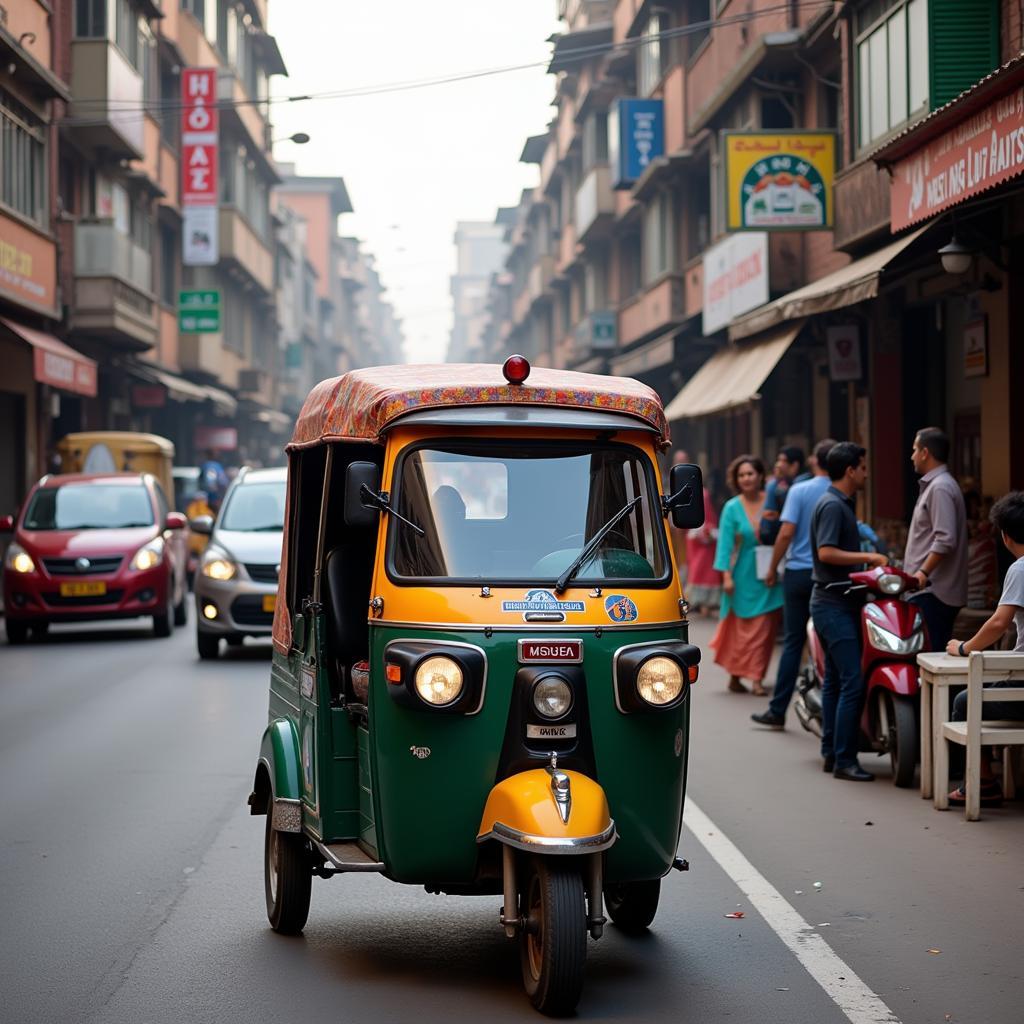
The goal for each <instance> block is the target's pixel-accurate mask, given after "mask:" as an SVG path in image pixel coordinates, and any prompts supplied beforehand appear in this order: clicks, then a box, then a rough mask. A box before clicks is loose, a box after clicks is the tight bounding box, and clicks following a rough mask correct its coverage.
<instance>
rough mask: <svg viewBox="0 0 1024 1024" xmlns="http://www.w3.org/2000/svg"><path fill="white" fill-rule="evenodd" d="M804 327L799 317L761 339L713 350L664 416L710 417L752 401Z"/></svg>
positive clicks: (675, 418) (684, 417)
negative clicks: (713, 352)
mask: <svg viewBox="0 0 1024 1024" xmlns="http://www.w3.org/2000/svg"><path fill="white" fill-rule="evenodd" d="M803 326H804V321H803V320H800V321H797V322H796V323H791V324H787V325H786V327H784V328H783V329H782V330H779V331H776V332H775V333H774V334H771V335H769V336H768V337H767V338H765V339H764V340H762V341H756V342H752V343H748V344H746V345H727V346H726V347H725V348H723V349H722V350H721V351H719V352H716V353H715V354H714V355H713V356H712V357H711V358H710V359H709V360H708V361H707V362H706V363H705V364H704V365H703V366H702V367H701V368H700V369H699V370H698V371H697V372H696V373H695V374H694V375H693V376H692V377H691V378H690V379H689V381H688V382H687V383H686V386H685V387H684V388H683V390H682V391H680V392H679V394H678V395H676V397H675V398H673V399H672V401H671V402H669V404H668V407H667V408H666V409H665V417H666V419H668V420H669V421H671V420H685V419H695V418H696V417H698V416H710V415H712V413H717V412H725V411H726V410H727V409H737V408H740V407H741V406H744V405H747V404H748V403H749V402H751V401H753V400H754V399H755V398H757V397H758V393H759V392H760V390H761V386H762V385H763V384H764V382H765V381H766V380H767V379H768V375H769V374H770V373H771V372H772V370H774V369H775V367H776V366H777V365H778V363H779V360H780V359H781V358H782V357H783V356H784V355H785V354H786V351H787V350H788V349H789V346H790V345H792V344H793V342H794V341H795V340H796V336H797V335H798V334H799V333H800V331H801V329H802V328H803Z"/></svg>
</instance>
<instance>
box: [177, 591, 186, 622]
mask: <svg viewBox="0 0 1024 1024" xmlns="http://www.w3.org/2000/svg"><path fill="white" fill-rule="evenodd" d="M174 624H175V625H176V626H187V625H188V589H187V588H185V587H182V590H181V600H180V601H179V602H178V603H177V604H176V605H175V606H174Z"/></svg>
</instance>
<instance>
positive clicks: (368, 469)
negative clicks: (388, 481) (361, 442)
mask: <svg viewBox="0 0 1024 1024" xmlns="http://www.w3.org/2000/svg"><path fill="white" fill-rule="evenodd" d="M364 487H365V488H366V489H367V490H368V491H370V492H372V493H373V494H376V493H377V492H378V491H379V490H380V469H379V467H377V466H375V465H374V464H373V463H372V462H350V463H349V464H348V468H347V469H346V470H345V525H346V526H376V525H377V516H378V515H380V508H379V507H378V506H377V505H367V504H365V503H364V499H363V496H362V491H363V488H364Z"/></svg>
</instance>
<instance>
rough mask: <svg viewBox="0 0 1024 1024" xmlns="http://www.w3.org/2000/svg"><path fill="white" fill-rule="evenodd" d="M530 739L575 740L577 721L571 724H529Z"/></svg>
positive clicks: (528, 733) (527, 734) (527, 736)
mask: <svg viewBox="0 0 1024 1024" xmlns="http://www.w3.org/2000/svg"><path fill="white" fill-rule="evenodd" d="M526 738H527V739H528V740H574V739H576V723H575V722H573V723H571V724H569V725H527V726H526Z"/></svg>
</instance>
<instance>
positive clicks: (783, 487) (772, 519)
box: [758, 445, 808, 544]
mask: <svg viewBox="0 0 1024 1024" xmlns="http://www.w3.org/2000/svg"><path fill="white" fill-rule="evenodd" d="M807 478H808V474H807V473H805V472H804V450H803V449H802V448H797V447H796V445H787V446H786V447H785V448H783V449H782V450H781V451H780V452H779V454H778V456H777V458H776V459H775V468H774V471H773V474H772V478H771V480H769V481H768V486H767V487H765V491H764V508H763V509H762V510H761V522H760V523H759V524H758V539H759V541H760V542H761V543H762V544H774V543H775V539H776V537H778V535H779V516H780V515H781V513H782V510H783V508H785V505H786V495H787V494H788V493H789V489H790V488H791V487H792V486H793V485H794V484H796V483H799V482H801V481H803V480H806V479H807Z"/></svg>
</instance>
